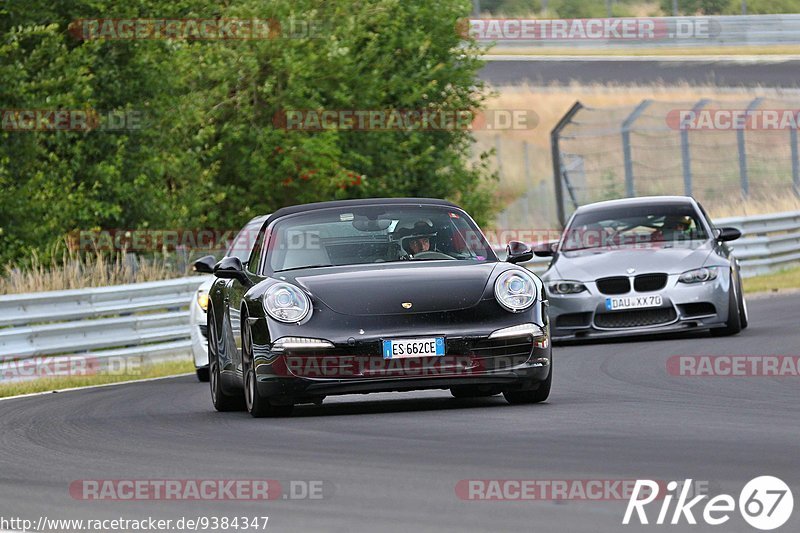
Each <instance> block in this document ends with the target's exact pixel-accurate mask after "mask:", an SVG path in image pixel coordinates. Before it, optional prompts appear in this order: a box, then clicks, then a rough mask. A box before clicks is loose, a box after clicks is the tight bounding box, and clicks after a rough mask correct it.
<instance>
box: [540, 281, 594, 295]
mask: <svg viewBox="0 0 800 533" xmlns="http://www.w3.org/2000/svg"><path fill="white" fill-rule="evenodd" d="M547 287H548V289H550V294H578V293H579V292H583V291H585V290H586V285H584V284H583V283H581V282H580V281H571V280H566V279H565V280H557V281H551V282H550V283H549V284H548V285H547Z"/></svg>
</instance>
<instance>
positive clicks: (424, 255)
mask: <svg viewBox="0 0 800 533" xmlns="http://www.w3.org/2000/svg"><path fill="white" fill-rule="evenodd" d="M414 259H455V257H452V256H449V255H447V254H445V253H442V252H434V251H431V250H428V251H426V252H420V253H418V254H414Z"/></svg>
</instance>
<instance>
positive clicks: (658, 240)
mask: <svg viewBox="0 0 800 533" xmlns="http://www.w3.org/2000/svg"><path fill="white" fill-rule="evenodd" d="M706 239H708V233H707V232H706V229H705V226H704V225H703V224H702V223H701V222H700V217H699V216H698V214H697V212H696V211H695V209H694V207H693V206H691V205H689V204H662V205H647V206H636V207H626V208H624V209H620V208H607V209H598V210H591V211H588V212H586V213H578V214H576V215H575V218H574V219H573V220H572V222H571V223H570V225H569V228H567V230H566V231H565V233H564V241H563V244H562V246H561V250H562V251H565V252H569V251H574V250H585V249H590V248H609V247H621V246H630V245H638V244H643V245H649V244H655V245H657V246H674V245H675V244H676V243H680V242H688V241H697V240H706Z"/></svg>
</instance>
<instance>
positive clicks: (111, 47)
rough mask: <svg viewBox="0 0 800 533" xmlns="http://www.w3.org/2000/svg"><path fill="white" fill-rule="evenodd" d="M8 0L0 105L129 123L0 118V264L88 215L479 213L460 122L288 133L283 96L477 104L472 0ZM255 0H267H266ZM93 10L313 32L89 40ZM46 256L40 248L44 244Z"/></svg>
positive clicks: (329, 103)
mask: <svg viewBox="0 0 800 533" xmlns="http://www.w3.org/2000/svg"><path fill="white" fill-rule="evenodd" d="M115 4H118V3H116V2H112V1H111V0H65V1H62V2H49V1H46V0H11V1H10V2H7V3H6V4H5V5H4V6H3V7H2V8H0V107H2V108H3V109H95V110H98V111H101V112H102V111H109V110H128V111H136V112H139V113H141V114H142V115H143V117H144V120H143V123H142V127H141V128H140V129H132V130H129V131H122V132H120V131H116V132H102V131H90V132H80V131H54V132H12V131H0V205H2V206H3V208H2V210H1V211H0V262H8V261H16V260H19V259H20V258H22V257H26V256H28V255H29V254H30V253H31V252H34V251H39V252H43V253H44V254H46V250H47V249H48V245H50V244H52V243H53V242H55V241H59V240H61V239H63V236H64V235H65V234H66V233H68V232H70V231H74V230H80V229H93V228H131V229H134V228H136V229H138V228H148V227H149V228H184V229H191V228H209V227H213V228H224V229H235V228H238V227H240V226H241V224H242V223H243V222H244V221H246V220H247V219H249V218H251V217H252V216H254V215H256V214H260V213H265V212H270V211H273V210H275V209H278V208H280V207H282V206H285V205H290V204H295V203H300V202H309V201H321V200H330V199H339V198H359V197H375V196H429V197H444V198H448V199H451V200H454V201H456V202H459V203H461V204H462V205H464V206H465V207H466V208H468V209H471V210H473V211H474V215H476V217H477V218H478V219H479V220H482V221H484V222H485V221H486V220H487V219H488V217H490V216H491V214H492V211H493V208H494V206H493V205H492V201H491V198H492V191H491V187H492V181H493V175H492V174H491V172H490V171H489V170H488V165H487V164H486V158H485V157H484V158H482V159H481V160H480V163H478V164H477V165H470V164H468V163H467V159H468V158H467V156H468V153H469V149H470V148H471V144H472V137H471V134H470V133H469V132H468V131H462V130H457V131H408V132H405V131H403V132H401V131H392V132H364V131H341V130H339V131H325V132H301V131H287V130H285V129H280V128H277V127H275V125H274V124H273V117H274V116H275V115H276V113H279V112H280V111H282V110H292V109H299V110H311V109H313V110H321V109H336V110H357V109H377V110H387V109H409V110H422V109H424V110H465V109H476V108H479V107H480V106H481V104H482V102H483V99H484V88H483V86H482V84H481V83H480V82H477V81H476V72H477V70H478V69H479V68H480V62H479V60H478V59H477V55H478V52H479V50H478V49H477V48H476V47H475V46H474V45H470V44H469V43H467V44H466V45H464V43H463V42H462V41H461V37H460V36H459V35H458V33H457V31H456V23H457V21H458V19H460V18H461V17H464V16H467V15H468V14H469V12H470V9H471V2H469V1H465V0H443V1H440V2H436V3H435V4H433V3H431V4H430V5H429V4H428V3H427V2H405V1H401V0H376V1H372V2H362V1H359V0H339V1H337V2H327V1H322V0H276V1H273V2H270V3H269V4H264V3H263V2H260V1H258V0H244V1H240V2H231V3H226V4H225V5H220V4H219V3H216V2H212V1H211V0H177V1H176V0H172V1H170V2H165V1H164V0H134V1H131V2H127V3H125V4H123V5H122V7H120V6H118V5H115ZM265 5H266V6H268V7H265ZM91 17H104V18H110V17H125V18H127V17H143V18H171V17H172V18H189V17H201V18H216V17H223V18H236V17H241V18H253V17H256V18H260V19H265V18H275V19H279V20H281V21H287V20H289V19H291V18H295V19H297V20H303V21H309V20H313V21H317V22H318V23H321V26H322V27H321V30H320V31H319V33H318V34H317V35H316V36H315V37H313V38H276V39H265V40H250V41H241V40H229V41H182V40H139V41H137V40H127V41H124V40H109V41H104V40H90V41H80V40H77V39H75V38H74V37H73V36H72V35H70V33H69V32H68V31H67V29H68V27H69V24H70V22H72V21H73V20H75V19H79V18H91ZM45 259H46V258H45Z"/></svg>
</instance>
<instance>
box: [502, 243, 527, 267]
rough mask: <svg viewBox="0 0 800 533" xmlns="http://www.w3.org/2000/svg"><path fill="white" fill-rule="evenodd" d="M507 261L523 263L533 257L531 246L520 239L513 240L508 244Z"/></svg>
mask: <svg viewBox="0 0 800 533" xmlns="http://www.w3.org/2000/svg"><path fill="white" fill-rule="evenodd" d="M506 254H507V257H506V261H508V262H509V263H522V262H524V261H530V260H531V259H533V250H531V247H530V246H528V245H527V244H525V243H524V242H520V241H511V242H509V243H508V246H506Z"/></svg>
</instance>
